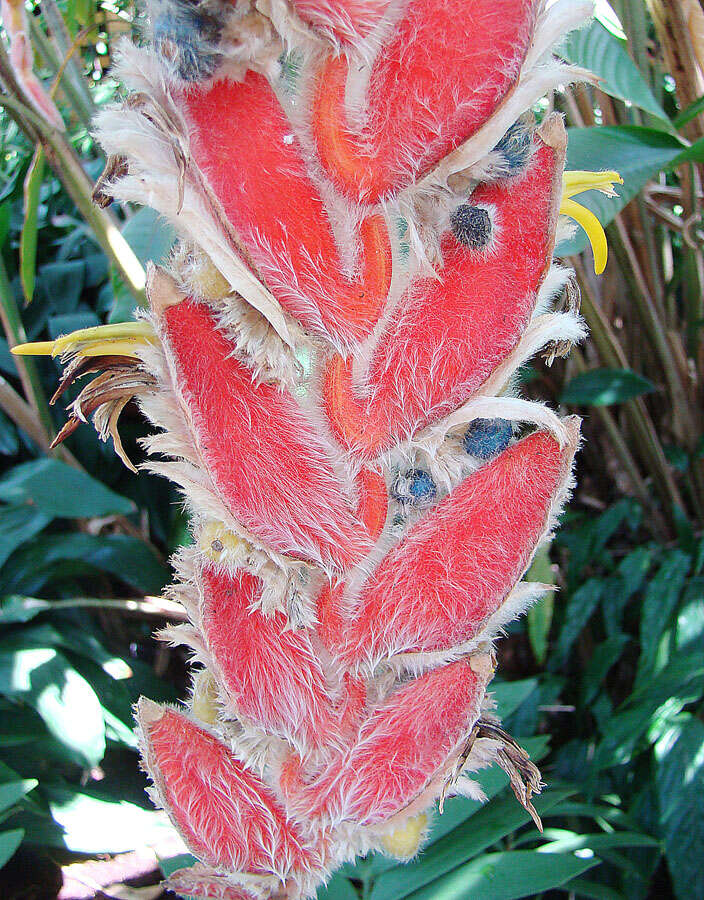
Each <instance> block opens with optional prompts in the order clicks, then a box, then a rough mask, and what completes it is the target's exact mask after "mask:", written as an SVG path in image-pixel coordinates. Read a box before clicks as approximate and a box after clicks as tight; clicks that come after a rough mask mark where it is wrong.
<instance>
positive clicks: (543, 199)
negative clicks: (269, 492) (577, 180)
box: [325, 117, 566, 456]
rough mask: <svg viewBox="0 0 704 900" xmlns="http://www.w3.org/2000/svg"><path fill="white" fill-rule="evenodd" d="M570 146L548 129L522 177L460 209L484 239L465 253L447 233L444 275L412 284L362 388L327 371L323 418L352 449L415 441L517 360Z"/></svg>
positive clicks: (550, 124)
mask: <svg viewBox="0 0 704 900" xmlns="http://www.w3.org/2000/svg"><path fill="white" fill-rule="evenodd" d="M565 146H566V136H565V132H564V128H563V126H562V120H561V119H560V118H559V117H554V118H551V119H549V120H548V121H547V122H546V124H545V125H544V127H543V128H542V129H541V131H540V132H538V133H537V134H536V136H535V138H534V145H533V153H532V156H531V158H530V161H529V162H528V163H527V167H526V169H525V171H522V172H520V173H519V174H517V175H513V176H512V177H509V178H507V179H506V180H505V181H502V182H500V183H499V184H492V185H486V186H482V187H479V188H477V190H475V191H474V192H473V194H472V195H471V198H469V202H468V203H467V204H461V203H460V204H458V206H457V207H456V208H458V209H460V210H461V211H462V212H464V211H465V210H472V211H478V212H479V213H484V214H486V217H487V220H488V234H481V235H479V236H477V239H476V241H475V244H476V245H475V246H472V245H470V246H468V245H467V243H463V242H462V241H461V240H460V239H458V237H457V234H456V233H455V231H458V232H460V234H462V232H461V230H460V228H459V227H456V228H455V231H453V229H452V227H451V226H450V227H448V228H447V230H446V231H443V232H442V234H441V238H440V249H441V252H442V258H443V266H442V270H441V272H440V273H439V274H438V275H435V276H434V277H432V278H431V277H428V278H416V279H414V280H413V281H412V282H411V283H410V284H409V286H408V288H407V290H406V293H405V295H404V297H403V298H402V301H401V302H400V303H399V304H398V305H397V306H396V307H395V308H394V310H393V311H392V312H391V314H390V315H389V316H388V318H387V319H385V321H384V323H383V327H382V329H381V331H380V334H379V336H378V338H377V339H376V340H375V341H374V343H373V345H372V347H371V349H370V350H369V351H368V352H369V361H368V363H367V364H366V367H365V371H364V372H363V373H362V374H361V375H360V377H359V382H360V384H359V386H358V387H357V388H355V384H354V380H353V378H352V371H351V368H352V366H351V363H352V360H351V359H350V360H349V361H347V362H344V361H343V360H342V358H340V357H337V356H336V357H333V359H332V360H331V361H330V363H329V364H328V369H327V372H326V376H325V377H326V384H325V401H326V410H327V411H328V414H329V415H330V418H331V420H332V423H333V427H334V429H335V433H336V434H337V435H338V437H339V439H340V440H341V441H342V442H343V443H345V444H346V445H347V446H348V447H350V449H356V450H358V451H359V452H361V453H363V454H364V455H367V456H369V455H371V456H374V455H377V454H378V453H379V452H381V451H382V450H386V449H387V448H388V447H390V446H393V444H395V443H396V442H397V441H399V440H403V439H404V438H408V437H411V436H412V435H413V434H414V433H415V432H416V431H417V430H418V429H419V428H422V427H424V426H425V425H427V424H428V423H430V422H432V421H435V420H437V419H439V418H441V417H442V416H443V415H447V414H448V413H450V412H452V410H453V409H456V408H457V407H458V406H461V405H462V404H463V403H464V402H465V401H467V400H468V399H469V398H470V397H471V396H472V394H473V393H475V392H476V391H477V390H478V389H479V388H480V387H481V385H482V384H483V383H484V382H485V381H486V380H487V379H488V378H489V377H490V376H491V374H492V372H494V370H495V369H496V368H497V367H498V366H499V365H500V364H501V363H502V362H503V361H504V360H505V359H506V357H507V356H508V355H509V354H510V353H511V352H512V351H513V350H514V348H515V347H516V345H517V343H518V341H519V339H520V337H521V335H522V333H523V332H524V330H525V328H526V326H527V324H528V322H529V320H530V317H531V314H532V313H533V310H534V308H535V305H536V302H537V298H538V292H539V290H540V287H541V285H542V283H543V281H544V279H545V277H546V275H547V273H548V270H549V268H550V263H551V261H552V251H553V247H554V244H555V229H556V227H557V210H558V207H559V205H560V197H561V194H562V170H563V166H564V160H565ZM482 239H485V240H486V243H485V244H484V245H483V246H482V245H481V243H480V241H481V240H482ZM465 240H467V238H465ZM499 285H500V287H499Z"/></svg>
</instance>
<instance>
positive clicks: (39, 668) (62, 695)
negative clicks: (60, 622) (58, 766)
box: [0, 647, 105, 767]
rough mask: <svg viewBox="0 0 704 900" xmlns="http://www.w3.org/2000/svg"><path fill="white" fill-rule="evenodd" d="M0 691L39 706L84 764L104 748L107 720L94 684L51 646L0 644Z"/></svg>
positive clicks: (54, 732) (99, 756) (72, 754)
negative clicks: (3, 646) (0, 646)
mask: <svg viewBox="0 0 704 900" xmlns="http://www.w3.org/2000/svg"><path fill="white" fill-rule="evenodd" d="M0 691H2V693H4V694H5V695H6V696H11V697H12V696H14V697H18V698H20V699H22V700H24V701H25V702H26V703H29V704H30V705H31V706H33V707H34V709H36V711H37V712H38V713H39V715H40V716H41V717H42V719H43V720H44V723H45V725H46V727H47V729H48V730H49V732H50V733H51V734H52V735H53V736H54V737H55V738H56V740H57V741H59V742H60V743H61V744H62V745H63V746H64V747H65V748H66V750H67V753H68V755H69V757H70V758H71V759H72V760H74V761H75V762H77V763H78V764H79V765H83V766H88V767H92V766H96V765H98V763H99V762H100V761H101V760H102V758H103V756H104V754H105V723H104V720H103V713H102V708H101V706H100V701H99V699H98V697H97V695H96V693H95V691H94V690H93V688H92V687H91V686H90V684H89V683H88V682H87V681H86V680H85V678H83V677H82V676H81V675H79V673H78V672H77V671H76V670H75V669H74V668H73V666H72V665H71V664H70V663H69V661H68V660H67V659H66V657H65V656H64V655H63V654H62V653H58V652H57V651H56V650H54V649H53V648H51V647H44V648H31V649H25V650H12V649H0Z"/></svg>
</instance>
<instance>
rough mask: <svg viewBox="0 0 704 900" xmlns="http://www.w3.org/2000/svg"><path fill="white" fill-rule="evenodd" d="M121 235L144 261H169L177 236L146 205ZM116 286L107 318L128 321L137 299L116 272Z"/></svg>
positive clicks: (140, 259)
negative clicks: (113, 300)
mask: <svg viewBox="0 0 704 900" xmlns="http://www.w3.org/2000/svg"><path fill="white" fill-rule="evenodd" d="M122 236H123V237H124V238H125V240H126V241H127V243H128V244H129V245H130V247H131V248H132V249H133V250H134V252H135V255H136V256H137V258H138V259H139V261H140V262H141V263H142V265H145V264H146V263H147V262H148V261H149V260H151V261H152V262H154V263H163V262H165V261H166V259H167V257H168V255H169V253H170V251H171V247H172V246H173V243H174V240H175V239H176V232H175V231H174V229H173V228H172V227H171V226H170V225H169V224H168V223H167V222H166V221H165V220H164V219H162V218H161V217H160V216H159V214H158V213H157V212H155V211H154V210H153V209H151V208H150V207H148V206H145V207H143V208H142V209H140V210H138V211H137V212H136V213H134V215H132V216H130V218H129V219H128V220H127V222H126V223H125V227H124V228H123V229H122ZM113 290H114V293H115V302H114V304H113V308H112V310H111V312H110V316H109V319H108V320H109V321H110V322H127V321H129V320H130V319H131V318H132V314H133V312H134V309H135V300H134V297H133V296H132V294H131V293H130V291H129V290H128V289H127V288H126V287H125V285H124V284H122V283H121V281H120V279H119V277H118V276H117V273H113Z"/></svg>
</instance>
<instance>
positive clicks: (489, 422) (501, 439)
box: [462, 419, 513, 459]
mask: <svg viewBox="0 0 704 900" xmlns="http://www.w3.org/2000/svg"><path fill="white" fill-rule="evenodd" d="M512 437H513V427H512V426H511V423H510V422H509V420H508V419H475V420H474V422H472V424H471V425H470V426H469V428H468V429H467V431H466V432H465V434H464V437H463V438H462V446H463V447H464V449H465V450H466V451H467V453H469V454H470V455H471V456H476V457H477V459H491V457H492V456H496V455H497V454H498V453H501V451H502V450H505V449H506V448H507V447H508V445H509V444H510V443H511V438H512Z"/></svg>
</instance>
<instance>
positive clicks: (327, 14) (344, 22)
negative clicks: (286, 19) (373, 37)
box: [292, 0, 391, 43]
mask: <svg viewBox="0 0 704 900" xmlns="http://www.w3.org/2000/svg"><path fill="white" fill-rule="evenodd" d="M390 5H391V0H292V6H293V8H294V9H295V10H296V12H297V13H298V15H299V16H300V17H301V18H302V19H303V20H304V21H305V22H308V23H309V24H310V25H312V26H313V27H314V28H318V29H320V30H321V31H322V32H324V33H329V34H331V35H334V37H335V38H337V39H338V40H340V41H345V42H349V43H355V42H356V41H358V40H359V39H360V38H364V37H367V35H368V34H369V32H370V31H372V29H373V28H374V26H375V25H377V24H378V22H379V20H380V19H381V18H382V17H383V15H384V13H385V12H386V10H387V9H388V8H389V6H390Z"/></svg>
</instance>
